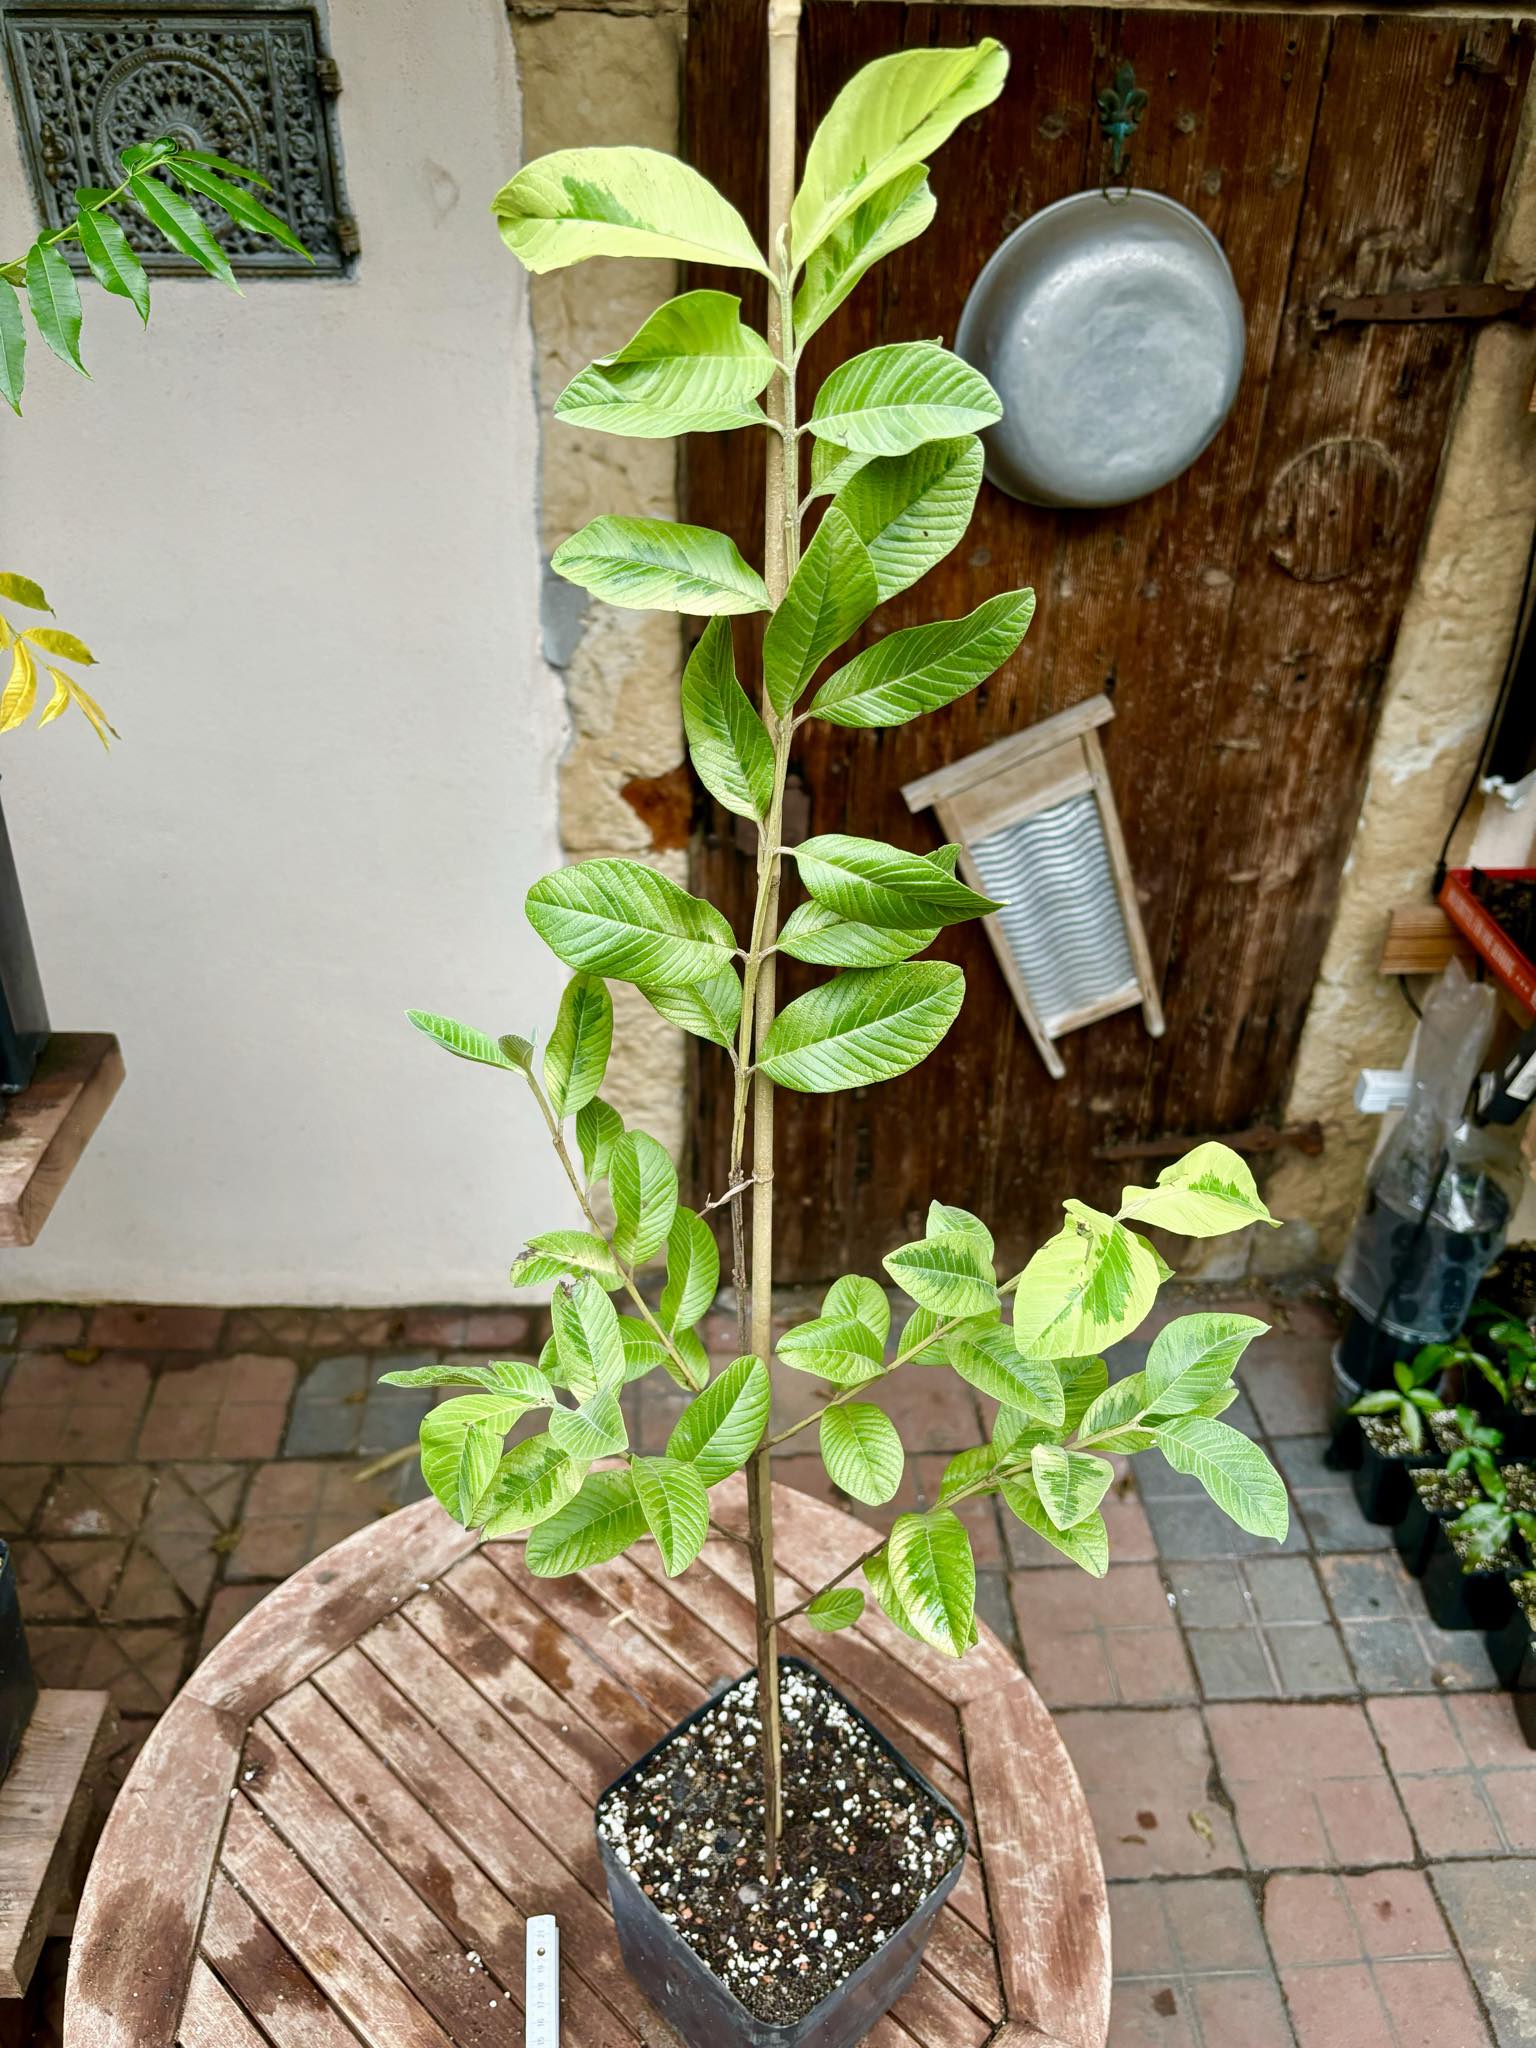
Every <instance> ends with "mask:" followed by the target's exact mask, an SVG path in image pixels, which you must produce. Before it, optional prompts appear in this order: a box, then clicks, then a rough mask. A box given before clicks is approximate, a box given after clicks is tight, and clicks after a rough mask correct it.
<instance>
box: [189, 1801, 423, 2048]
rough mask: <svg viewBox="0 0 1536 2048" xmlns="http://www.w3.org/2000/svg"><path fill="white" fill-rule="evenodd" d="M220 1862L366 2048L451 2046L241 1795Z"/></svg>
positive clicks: (232, 1812) (234, 1806) (231, 1816)
mask: <svg viewBox="0 0 1536 2048" xmlns="http://www.w3.org/2000/svg"><path fill="white" fill-rule="evenodd" d="M222 1863H223V1867H224V1869H225V1870H226V1871H227V1872H228V1874H229V1876H230V1877H231V1878H232V1879H233V1880H234V1882H235V1883H236V1884H237V1885H239V1887H240V1889H241V1890H242V1891H243V1892H244V1893H245V1895H246V1897H247V1898H248V1899H249V1900H250V1901H251V1904H252V1905H253V1906H254V1907H255V1909H256V1911H257V1912H258V1913H259V1914H260V1915H261V1917H262V1919H263V1920H265V1921H266V1923H267V1925H268V1926H269V1927H270V1928H271V1929H272V1931H273V1933H274V1934H276V1935H277V1937H278V1939H279V1940H280V1941H281V1942H282V1943H283V1944H284V1946H285V1947H286V1948H287V1949H288V1950H289V1952H290V1953H291V1954H292V1955H293V1956H294V1957H295V1959H296V1960H297V1961H298V1963H299V1964H300V1965H301V1967H302V1968H303V1969H304V1970H305V1971H306V1972H307V1973H308V1974H309V1976H311V1977H312V1978H313V1979H314V1981H315V1983H316V1984H318V1985H319V1987H320V1989H321V1990H322V1991H323V1992H324V1993H325V1995H326V1997H327V1998H328V1999H329V2000H330V2001H331V2003H332V2005H334V2006H335V2007H336V2009H337V2010H338V2012H340V2013H342V2014H343V2015H344V2016H345V2017H346V2019H347V2020H348V2021H349V2022H350V2023H351V2025H352V2026H353V2027H354V2028H355V2029H356V2031H357V2032H358V2034H360V2035H361V2037H362V2039H363V2041H364V2042H365V2043H366V2044H367V2048H453V2044H452V2042H451V2041H450V2039H449V2037H448V2035H447V2034H445V2033H444V2032H443V2030H442V2028H441V2027H440V2026H439V2025H438V2024H437V2022H436V2020H434V2019H433V2018H432V2015H431V2014H430V2013H429V2012H428V2011H427V2010H426V2008H425V2006H423V2005H422V2004H421V2002H420V2001H419V2000H418V1999H417V1998H416V1997H415V1996H414V1994H413V1993H412V1992H411V1991H410V1990H409V1989H408V1987H407V1986H406V1985H405V1984H404V1983H402V1982H401V1980H400V1978H399V1977H398V1976H396V1974H395V1972H394V1971H393V1970H392V1969H391V1968H390V1967H389V1965H388V1964H387V1963H386V1962H385V1961H384V1958H383V1957H382V1956H381V1955H380V1954H379V1953H378V1951H377V1950H376V1949H375V1948H373V1946H372V1945H371V1944H370V1943H369V1942H367V1941H365V1940H363V1939H361V1938H360V1937H359V1934H358V1931H357V1929H356V1928H355V1927H354V1926H353V1925H352V1922H351V1921H350V1920H348V1919H347V1917H346V1915H345V1914H344V1913H343V1912H342V1911H341V1909H340V1908H339V1907H338V1906H337V1905H336V1904H335V1903H334V1901H333V1900H331V1899H329V1898H327V1896H326V1894H325V1893H324V1891H322V1890H321V1888H320V1886H319V1885H318V1884H316V1883H315V1881H314V1879H313V1878H312V1877H311V1876H310V1874H309V1872H308V1871H307V1870H305V1869H304V1867H303V1865H302V1864H301V1863H300V1862H299V1860H298V1858H297V1857H296V1856H295V1855H294V1854H293V1852H292V1851H291V1850H290V1849H287V1848H285V1847H284V1845H283V1844H282V1843H281V1842H280V1841H279V1840H278V1838H277V1836H276V1835H275V1834H274V1833H273V1832H272V1830H271V1828H270V1827H269V1826H268V1825H267V1823H266V1822H265V1821H264V1820H263V1819H262V1818H261V1816H260V1815H259V1814H258V1813H257V1811H256V1809H255V1808H254V1807H253V1806H252V1805H251V1804H250V1803H249V1802H248V1801H247V1800H245V1799H243V1798H242V1799H236V1800H234V1801H232V1802H231V1806H230V1814H229V1825H228V1827H227V1828H226V1829H225V1831H224V1849H223V1856H222Z"/></svg>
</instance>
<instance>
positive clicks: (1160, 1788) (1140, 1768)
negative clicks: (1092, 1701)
mask: <svg viewBox="0 0 1536 2048" xmlns="http://www.w3.org/2000/svg"><path fill="white" fill-rule="evenodd" d="M1056 1725H1057V1727H1058V1729H1059V1730H1060V1733H1061V1737H1062V1740H1063V1741H1064V1742H1065V1743H1066V1745H1067V1749H1068V1751H1069V1753H1070V1754H1071V1757H1072V1760H1073V1762H1074V1763H1075V1764H1076V1766H1077V1771H1078V1776H1079V1777H1080V1778H1081V1780H1082V1783H1083V1789H1084V1791H1085V1793H1086V1794H1087V1798H1088V1804H1089V1807H1090V1809H1091V1810H1092V1813H1093V1817H1094V1824H1095V1827H1096V1829H1097V1831H1098V1837H1099V1848H1100V1851H1101V1853H1102V1855H1103V1858H1104V1868H1105V1872H1106V1874H1107V1875H1108V1876H1110V1877H1154V1876H1163V1875H1176V1876H1202V1877H1203V1876H1206V1875H1209V1874H1210V1873H1212V1872H1214V1871H1219V1870H1223V1869H1231V1868H1234V1867H1236V1868H1241V1867H1242V1863H1243V1857H1242V1853H1241V1851H1240V1849H1239V1848H1238V1844H1237V1837H1236V1835H1235V1833H1234V1831H1233V1827H1232V1823H1231V1820H1230V1818H1229V1816H1228V1815H1227V1813H1226V1811H1225V1809H1224V1808H1223V1807H1222V1806H1221V1804H1220V1802H1219V1801H1217V1800H1215V1799H1213V1798H1212V1797H1211V1796H1210V1777H1211V1763H1212V1758H1211V1752H1210V1748H1209V1745H1208V1743H1207V1741H1206V1736H1205V1729H1204V1727H1203V1725H1202V1723H1201V1720H1200V1715H1199V1713H1198V1712H1197V1710H1196V1709H1195V1708H1193V1707H1167V1708H1161V1709H1156V1710H1154V1711H1152V1712H1148V1711H1145V1710H1141V1709H1137V1708H1118V1709H1117V1708H1109V1709H1103V1710H1085V1711H1082V1712H1067V1713H1063V1714H1060V1715H1058V1717H1057V1724H1056ZM1191 1816H1194V1817H1195V1818H1193V1819H1192V1818H1191Z"/></svg>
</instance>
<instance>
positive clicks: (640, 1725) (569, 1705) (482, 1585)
mask: <svg viewBox="0 0 1536 2048" xmlns="http://www.w3.org/2000/svg"><path fill="white" fill-rule="evenodd" d="M442 1583H443V1584H444V1585H445V1586H447V1587H449V1588H451V1590H452V1591H453V1593H454V1594H455V1595H456V1596H457V1597H458V1598H459V1599H460V1600H462V1601H463V1602H464V1604H465V1606H467V1607H468V1608H470V1609H471V1610H472V1612H473V1613H475V1614H476V1615H478V1617H479V1618H480V1620H481V1621H483V1622H484V1623H485V1625H486V1627H487V1628H489V1629H493V1630H494V1631H495V1633H496V1634H497V1635H499V1636H500V1637H501V1640H502V1641H503V1642H504V1643H506V1644H507V1645H508V1646H509V1647H510V1648H511V1649H512V1650H514V1651H515V1652H516V1654H517V1655H518V1656H519V1657H520V1658H521V1659H522V1661H523V1663H525V1664H526V1665H527V1666H528V1668H529V1670H530V1671H532V1672H533V1673H534V1674H535V1675H536V1676H537V1677H538V1678H541V1679H542V1680H543V1682H544V1683H545V1684H546V1685H547V1686H548V1687H549V1689H550V1691H551V1692H552V1693H553V1694H554V1696H555V1698H556V1699H557V1700H558V1701H559V1702H560V1704H561V1705H562V1706H563V1707H564V1708H565V1709H566V1711H567V1713H576V1714H579V1715H580V1717H581V1718H582V1720H584V1721H586V1722H587V1723H588V1724H589V1726H591V1727H593V1728H600V1729H601V1730H602V1731H603V1733H604V1736H605V1739H607V1740H608V1741H610V1742H612V1743H613V1744H614V1745H615V1746H616V1747H617V1749H618V1752H619V1754H620V1755H621V1756H625V1757H631V1758H632V1757H637V1756H643V1755H644V1753H645V1752H646V1750H648V1749H649V1748H650V1746H651V1744H652V1743H653V1742H657V1741H659V1740H660V1739H661V1737H662V1736H663V1735H665V1734H666V1732H667V1729H668V1728H669V1727H670V1726H671V1725H672V1724H671V1722H669V1721H666V1720H664V1719H663V1718H662V1716H661V1715H660V1714H659V1713H658V1712H657V1711H656V1709H655V1708H654V1707H653V1706H652V1705H651V1704H650V1702H649V1701H648V1700H645V1699H642V1698H641V1696H640V1695H639V1694H638V1693H637V1692H634V1691H632V1690H631V1688H630V1687H628V1686H627V1685H623V1684H620V1683H619V1682H618V1681H617V1680H616V1679H615V1678H614V1675H613V1673H612V1672H611V1671H610V1670H609V1668H608V1666H607V1665H606V1664H602V1663H600V1662H599V1661H598V1660H597V1659H596V1658H595V1657H593V1656H592V1655H591V1653H590V1652H589V1651H587V1650H586V1649H585V1648H580V1647H578V1646H577V1645H576V1644H575V1643H574V1642H573V1641H572V1639H571V1638H570V1637H569V1636H568V1635H566V1634H565V1633H564V1632H563V1630H561V1629H560V1628H558V1627H557V1626H556V1625H555V1623H554V1622H552V1621H551V1620H550V1618H549V1616H548V1615H547V1614H546V1613H545V1612H544V1610H543V1609H542V1608H541V1607H536V1606H535V1605H534V1603H533V1602H532V1601H531V1600H530V1599H529V1598H528V1597H527V1595H526V1594H525V1593H523V1592H522V1591H521V1590H520V1589H519V1588H518V1587H517V1586H516V1585H514V1584H513V1582H512V1580H511V1579H509V1578H508V1577H507V1575H506V1573H505V1572H499V1571H497V1569H496V1567H495V1565H493V1564H492V1563H491V1562H490V1560H489V1558H488V1557H487V1556H486V1555H485V1554H484V1552H482V1551H476V1552H475V1553H474V1554H473V1555H472V1556H470V1557H466V1558H463V1559H462V1560H461V1561H460V1562H459V1563H458V1564H456V1565H455V1566H454V1568H453V1570H452V1571H451V1572H449V1573H448V1574H447V1576H446V1577H445V1579H444V1580H443V1582H442Z"/></svg>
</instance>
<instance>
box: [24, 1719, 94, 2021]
mask: <svg viewBox="0 0 1536 2048" xmlns="http://www.w3.org/2000/svg"><path fill="white" fill-rule="evenodd" d="M116 1727H117V1712H116V1709H115V1708H114V1707H113V1705H112V1699H111V1695H110V1694H108V1693H104V1692H58V1691H44V1692H42V1693H40V1694H39V1695H38V1701H37V1706H36V1709H35V1710H34V1712H33V1715H32V1719H31V1720H30V1721H29V1722H28V1723H27V1732H26V1733H25V1735H23V1736H22V1738H21V1747H20V1749H18V1750H17V1752H16V1761H15V1762H14V1763H13V1764H12V1765H11V1768H10V1772H9V1774H8V1775H7V1777H6V1779H5V1782H4V1784H0V1998H21V1997H22V1996H24V1994H25V1992H26V1989H27V1986H28V1985H29V1984H30V1983H31V1981H32V1972H33V1970H34V1969H35V1968H36V1966H37V1958H38V1952H39V1950H40V1949H41V1948H42V1945H43V1939H44V1937H45V1936H46V1935H47V1934H48V1932H49V1930H50V1928H51V1927H52V1924H53V1919H54V1915H55V1914H56V1913H57V1912H58V1911H59V1910H60V1908H61V1907H62V1906H63V1904H64V1903H65V1901H66V1899H67V1898H68V1896H69V1891H70V1886H71V1884H72V1883H73V1880H74V1875H75V1852H76V1851H77V1850H78V1848H79V1847H80V1838H81V1836H82V1835H83V1834H84V1833H85V1823H86V1819H87V1816H88V1813H89V1810H90V1802H91V1784H92V1780H93V1779H94V1778H95V1776H96V1774H97V1773H98V1772H99V1771H100V1769H101V1767H102V1765H103V1763H104V1762H105V1761H106V1754H107V1748H108V1745H109V1744H110V1742H111V1740H112V1734H113V1731H114V1730H115V1728H116Z"/></svg>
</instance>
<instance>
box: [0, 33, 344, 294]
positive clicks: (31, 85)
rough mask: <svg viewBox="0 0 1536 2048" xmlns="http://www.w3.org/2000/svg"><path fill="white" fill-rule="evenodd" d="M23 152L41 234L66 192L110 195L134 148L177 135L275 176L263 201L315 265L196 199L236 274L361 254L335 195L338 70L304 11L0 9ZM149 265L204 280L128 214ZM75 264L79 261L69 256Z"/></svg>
mask: <svg viewBox="0 0 1536 2048" xmlns="http://www.w3.org/2000/svg"><path fill="white" fill-rule="evenodd" d="M0 18H3V20H4V25H5V47H6V57H7V62H8V67H9V70H10V77H11V87H12V91H13V93H14V95H15V101H16V107H17V112H18V116H19V119H20V123H21V131H22V141H23V148H24V153H25V156H26V160H27V168H28V170H29V172H30V174H31V178H32V184H33V189H34V191H35V193H36V197H37V202H38V209H39V211H40V213H41V214H42V216H43V219H44V221H45V223H46V224H47V225H48V226H50V227H56V226H58V225H59V224H60V223H61V222H62V221H64V220H66V219H68V218H69V217H70V216H71V213H72V211H73V202H74V194H75V188H76V187H77V186H80V185H115V184H116V183H117V182H118V180H119V179H120V178H121V176H122V169H121V165H120V163H119V152H120V151H121V150H122V149H124V148H125V147H126V146H127V145H128V144H129V143H133V142H150V141H153V140H154V139H155V137H157V136H160V135H173V136H175V137H176V138H177V140H178V141H181V142H185V143H186V144H187V145H188V147H189V148H193V149H206V150H211V151H213V152H214V153H215V154H216V155H218V156H222V157H227V158H229V159H230V160H231V161H232V162H234V163H238V164H247V165H249V166H250V167H251V169H253V170H257V171H260V172H261V173H262V175H263V176H264V177H267V178H270V179H271V181H272V186H273V193H272V194H270V195H263V196H264V197H265V198H266V199H267V203H268V204H270V205H271V206H272V207H273V209H274V211H276V212H278V213H280V214H282V216H283V217H284V219H285V220H287V221H289V222H290V223H291V225H292V226H293V228H294V230H295V232H296V233H297V234H298V236H299V239H300V240H301V241H302V242H303V243H304V244H305V246H306V247H307V248H308V249H310V250H311V251H313V253H314V257H315V264H314V268H313V269H311V267H310V266H309V265H308V264H306V263H303V262H302V261H301V260H300V259H299V258H298V257H296V256H294V255H293V254H292V253H291V252H289V251H288V250H285V249H283V248H282V247H280V246H279V245H278V244H277V243H275V242H273V241H271V240H270V239H269V238H267V237H265V236H262V235H255V234H252V233H250V232H249V231H248V230H246V229H244V228H241V227H240V226H238V225H237V224H236V223H235V222H233V221H231V220H230V219H229V218H228V217H227V216H226V215H225V214H223V213H221V212H219V211H218V210H217V209H215V208H213V207H212V206H206V207H205V206H204V203H203V202H201V201H194V202H193V203H194V204H196V205H198V206H199V208H200V210H202V211H203V212H204V216H205V218H206V220H207V222H208V225H209V228H210V229H211V230H212V231H213V233H214V234H216V235H217V237H218V239H219V241H220V243H221V244H222V246H223V248H224V250H225V253H226V254H227V255H228V257H229V260H230V263H231V265H232V266H233V268H234V269H235V270H236V271H238V272H244V273H247V274H250V275H267V276H270V275H272V274H273V273H286V274H290V275H300V276H313V275H315V274H316V272H319V273H321V274H324V273H330V274H331V275H335V274H336V273H338V272H339V271H341V270H343V269H344V268H345V263H346V258H347V256H348V255H349V254H350V253H351V252H352V250H353V249H354V248H355V247H356V238H355V230H354V229H353V227H352V223H351V221H350V220H349V219H348V218H347V217H346V212H345V207H344V204H343V202H342V199H341V196H340V179H339V174H338V169H337V164H336V158H335V151H334V148H333V137H332V134H331V117H330V109H329V104H328V94H329V93H333V92H334V91H335V90H336V79H335V67H334V65H332V64H331V62H330V60H329V59H328V58H327V57H326V56H325V55H324V54H323V52H322V50H321V47H320V40H319V32H318V25H317V22H316V19H315V16H314V14H313V13H312V12H310V11H309V10H308V9H305V8H284V9H279V8H272V7H262V6H260V5H255V6H250V5H247V6H241V7H227V8H210V7H207V6H202V7H199V8H198V9H197V10H196V11H195V12H194V11H191V10H189V9H185V8H177V7H174V6H172V7H160V8H144V9H139V8H115V7H114V8H110V9H109V8H106V7H92V6H84V7H82V6H80V5H79V4H78V0H77V4H76V5H75V6H73V7H46V6H43V7H38V6H33V7H0ZM119 218H120V219H121V221H122V224H123V227H124V229H125V230H126V231H127V234H128V238H129V240H130V241H131V242H132V243H133V245H134V247H135V249H136V250H137V251H138V253H139V255H140V256H141V257H142V258H143V261H144V265H145V268H146V269H148V270H152V271H164V272H170V273H176V274H192V275H197V276H200V275H201V274H202V273H201V272H200V271H199V270H198V268H197V266H196V265H195V264H194V263H191V262H190V261H189V260H188V259H187V258H186V257H184V256H181V255H178V254H177V253H176V252H175V251H174V250H172V249H170V248H168V247H167V246H166V244H165V242H164V240H163V239H162V238H161V237H160V236H159V235H157V234H156V232H155V230H154V229H153V228H151V227H150V226H149V225H148V223H147V222H145V221H144V220H143V219H141V218H140V217H139V216H138V215H137V214H135V213H133V212H131V211H128V210H126V209H124V210H120V211H119ZM72 254H73V257H75V258H78V254H79V252H78V250H75V251H73V252H72Z"/></svg>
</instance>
